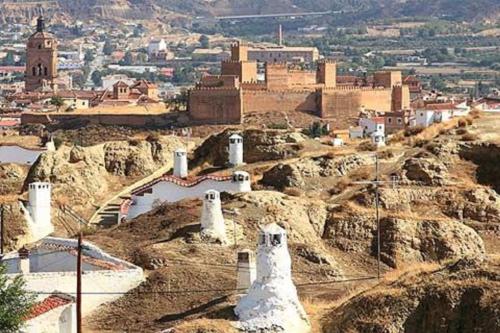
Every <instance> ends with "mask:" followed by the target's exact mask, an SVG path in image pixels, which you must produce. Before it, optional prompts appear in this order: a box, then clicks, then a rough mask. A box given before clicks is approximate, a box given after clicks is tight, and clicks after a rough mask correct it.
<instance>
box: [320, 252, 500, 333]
mask: <svg viewBox="0 0 500 333" xmlns="http://www.w3.org/2000/svg"><path fill="white" fill-rule="evenodd" d="M499 318H500V271H499V270H498V263H497V264H496V266H495V264H494V263H493V265H491V263H490V264H489V265H488V264H480V263H478V262H477V261H475V260H469V259H463V260H459V261H458V262H456V263H453V264H450V265H448V266H446V267H445V268H434V269H426V270H423V271H419V269H418V267H416V268H415V269H414V270H413V271H412V272H408V273H406V274H404V275H403V276H402V277H401V278H399V279H397V280H395V281H392V280H390V281H385V282H383V283H381V284H380V285H378V286H377V287H376V288H374V289H372V290H369V291H366V292H362V293H360V294H359V295H357V296H355V297H353V298H352V299H350V300H348V301H347V302H345V303H344V304H342V305H341V306H339V307H337V308H336V309H335V310H334V311H332V312H331V313H329V314H327V315H326V316H325V318H324V321H325V325H324V329H323V332H325V333H326V332H328V333H341V332H352V333H364V332H386V333H400V332H405V333H420V332H426V333H440V332H450V333H459V332H481V333H487V332H488V333H489V332H492V333H493V332H500V321H499Z"/></svg>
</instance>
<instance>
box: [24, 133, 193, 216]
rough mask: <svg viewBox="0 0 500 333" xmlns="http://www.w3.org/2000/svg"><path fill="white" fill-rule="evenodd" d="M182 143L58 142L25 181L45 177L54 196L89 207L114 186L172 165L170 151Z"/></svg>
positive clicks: (172, 139)
mask: <svg viewBox="0 0 500 333" xmlns="http://www.w3.org/2000/svg"><path fill="white" fill-rule="evenodd" d="M180 146H183V143H182V142H181V141H180V140H179V139H178V138H176V137H167V138H162V139H159V140H158V141H154V142H148V141H130V142H127V141H114V142H108V143H105V144H100V145H96V146H91V147H79V146H74V147H67V146H62V147H60V148H59V149H58V150H57V151H53V152H47V153H46V154H43V155H41V157H40V158H39V160H38V161H37V162H36V163H35V164H34V165H33V167H32V168H31V170H30V173H29V175H28V177H27V180H26V184H28V183H30V182H33V181H48V182H51V183H52V184H54V186H53V197H54V198H55V200H56V201H57V200H62V199H64V200H69V202H71V204H72V205H75V206H79V205H81V206H85V207H87V208H88V207H89V205H90V204H92V203H93V202H98V201H99V200H101V199H102V198H103V197H104V196H106V195H107V193H108V192H110V191H115V190H117V189H118V188H117V187H118V186H120V187H121V186H123V185H124V184H127V183H132V182H133V180H134V179H138V178H140V177H144V176H147V175H149V174H151V173H152V172H154V171H155V170H157V169H159V168H161V167H165V166H169V165H172V154H173V151H174V150H175V149H176V148H178V147H180Z"/></svg>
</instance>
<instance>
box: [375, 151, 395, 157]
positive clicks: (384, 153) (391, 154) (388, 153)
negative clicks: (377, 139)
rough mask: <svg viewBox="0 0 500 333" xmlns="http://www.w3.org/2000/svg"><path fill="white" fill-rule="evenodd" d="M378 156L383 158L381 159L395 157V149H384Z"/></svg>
mask: <svg viewBox="0 0 500 333" xmlns="http://www.w3.org/2000/svg"><path fill="white" fill-rule="evenodd" d="M378 157H379V158H381V159H388V158H393V157H394V151H393V150H392V149H386V150H382V151H381V152H380V153H379V154H378Z"/></svg>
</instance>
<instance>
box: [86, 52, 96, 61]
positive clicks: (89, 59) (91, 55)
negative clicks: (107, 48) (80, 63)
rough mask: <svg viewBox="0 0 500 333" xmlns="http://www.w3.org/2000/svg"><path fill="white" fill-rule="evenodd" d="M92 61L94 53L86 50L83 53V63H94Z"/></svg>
mask: <svg viewBox="0 0 500 333" xmlns="http://www.w3.org/2000/svg"><path fill="white" fill-rule="evenodd" d="M94 59H95V56H94V52H92V51H91V50H87V51H86V52H85V58H84V61H85V62H86V63H89V62H92V61H94Z"/></svg>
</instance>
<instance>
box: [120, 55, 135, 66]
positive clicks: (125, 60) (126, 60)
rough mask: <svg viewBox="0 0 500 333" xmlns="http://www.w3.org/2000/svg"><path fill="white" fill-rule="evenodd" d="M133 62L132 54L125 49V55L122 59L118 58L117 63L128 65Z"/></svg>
mask: <svg viewBox="0 0 500 333" xmlns="http://www.w3.org/2000/svg"><path fill="white" fill-rule="evenodd" d="M133 63H134V57H133V55H132V52H130V51H127V53H125V56H124V57H123V59H122V60H120V62H119V64H120V65H125V66H130V65H132V64H133Z"/></svg>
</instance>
